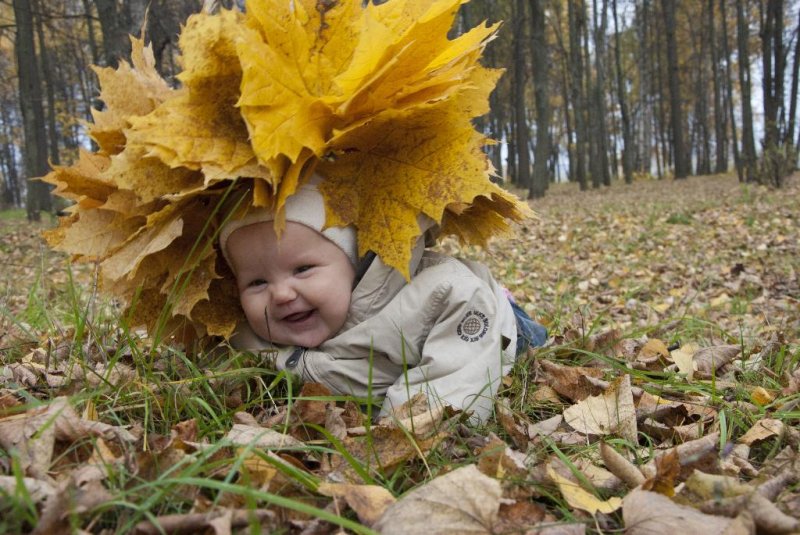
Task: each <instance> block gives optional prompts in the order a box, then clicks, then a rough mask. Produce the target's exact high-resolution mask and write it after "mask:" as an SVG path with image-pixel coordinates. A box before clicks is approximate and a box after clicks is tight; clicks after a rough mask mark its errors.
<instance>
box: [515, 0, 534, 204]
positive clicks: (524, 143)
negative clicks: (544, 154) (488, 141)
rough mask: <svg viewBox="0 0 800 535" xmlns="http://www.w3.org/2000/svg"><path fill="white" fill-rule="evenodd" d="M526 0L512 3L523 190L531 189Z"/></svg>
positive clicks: (519, 167)
mask: <svg viewBox="0 0 800 535" xmlns="http://www.w3.org/2000/svg"><path fill="white" fill-rule="evenodd" d="M526 3H527V0H516V1H515V2H514V13H513V17H514V47H513V49H514V123H515V132H514V134H515V137H514V140H515V143H514V144H515V145H516V150H517V176H516V177H515V178H516V180H515V183H516V184H517V185H519V186H521V187H524V188H528V189H530V188H531V168H530V166H531V160H530V151H529V150H528V140H529V135H528V134H529V128H528V121H527V111H526V106H525V79H526V70H527V67H526V64H525V49H526V47H525V46H524V43H525V38H524V35H525V27H526V26H527V24H526V19H527V17H526V13H525V4H526Z"/></svg>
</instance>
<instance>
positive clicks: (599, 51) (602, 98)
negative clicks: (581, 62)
mask: <svg viewBox="0 0 800 535" xmlns="http://www.w3.org/2000/svg"><path fill="white" fill-rule="evenodd" d="M592 13H593V17H592V18H593V23H594V29H593V30H594V31H593V33H594V35H593V41H594V48H595V73H596V76H595V81H594V86H593V93H592V100H593V101H594V105H593V109H594V111H595V114H594V119H593V121H592V123H593V128H592V130H593V136H592V139H593V141H594V146H595V151H594V153H593V157H594V158H595V159H596V162H593V163H592V183H593V184H594V183H595V178H594V175H595V173H596V174H597V181H596V183H598V184H602V185H604V186H610V185H611V175H610V173H609V163H608V150H609V148H608V145H609V144H608V128H607V126H606V118H607V117H608V113H607V112H606V78H605V72H606V52H605V51H606V30H607V27H608V26H607V23H608V2H607V1H606V0H603V3H602V6H601V8H600V15H599V18H598V14H597V1H595V2H593V3H592ZM588 48H589V47H588V46H587V50H588ZM587 64H588V62H587Z"/></svg>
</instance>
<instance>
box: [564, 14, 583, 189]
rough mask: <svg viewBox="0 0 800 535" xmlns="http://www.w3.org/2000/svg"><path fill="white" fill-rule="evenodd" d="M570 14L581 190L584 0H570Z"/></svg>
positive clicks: (576, 169)
mask: <svg viewBox="0 0 800 535" xmlns="http://www.w3.org/2000/svg"><path fill="white" fill-rule="evenodd" d="M567 9H568V14H569V57H570V75H571V76H570V93H571V94H572V105H573V110H574V118H575V176H574V178H575V179H576V180H577V181H578V184H579V185H580V188H581V191H585V190H586V188H587V184H586V141H587V139H586V138H587V130H586V115H585V113H586V104H585V102H584V92H583V47H581V35H583V26H584V25H585V24H586V8H585V6H584V4H583V0H568V2H567Z"/></svg>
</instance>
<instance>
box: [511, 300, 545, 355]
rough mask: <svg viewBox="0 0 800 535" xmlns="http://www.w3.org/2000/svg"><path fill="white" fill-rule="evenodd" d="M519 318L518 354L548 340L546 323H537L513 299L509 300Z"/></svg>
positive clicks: (515, 315)
mask: <svg viewBox="0 0 800 535" xmlns="http://www.w3.org/2000/svg"><path fill="white" fill-rule="evenodd" d="M508 302H509V303H511V308H512V309H513V310H514V317H515V318H516V319H517V356H520V355H521V354H522V353H524V352H525V351H527V350H528V348H529V347H539V346H543V345H544V343H545V342H547V329H545V327H544V325H542V324H540V323H536V322H535V321H533V320H532V319H531V317H530V316H528V314H527V313H526V312H525V311H524V310H522V307H520V306H519V305H518V304H517V303H515V302H514V301H513V300H512V299H509V300H508Z"/></svg>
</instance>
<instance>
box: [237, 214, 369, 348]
mask: <svg viewBox="0 0 800 535" xmlns="http://www.w3.org/2000/svg"><path fill="white" fill-rule="evenodd" d="M227 248H228V251H227V252H228V258H230V260H231V263H232V264H233V268H234V271H235V273H236V284H237V286H238V287H239V299H240V301H241V303H242V308H243V309H244V313H245V315H246V316H247V322H248V323H249V324H250V327H251V328H252V329H253V330H254V331H255V333H256V334H258V335H259V336H260V337H261V338H263V339H265V340H270V341H272V342H274V343H276V344H285V345H296V346H303V347H316V346H318V345H320V344H321V343H322V342H324V341H325V340H327V339H329V338H330V337H332V336H333V335H335V334H336V333H337V332H338V331H339V329H341V328H342V325H344V322H345V319H347V312H348V310H349V308H350V294H351V292H352V286H353V279H354V278H355V272H354V269H353V265H352V264H351V263H350V260H348V258H347V255H345V254H344V252H343V251H342V250H341V249H340V248H339V247H337V246H336V245H334V243H333V242H331V241H330V240H328V239H327V238H326V237H325V236H323V235H322V234H320V233H319V232H316V231H314V230H312V229H310V228H309V227H307V226H305V225H301V224H300V223H294V222H287V223H286V229H285V230H284V231H283V232H282V233H281V239H280V241H279V240H278V238H277V236H276V235H275V230H274V229H273V222H272V221H270V222H266V223H256V224H253V225H248V226H245V227H242V228H240V229H237V230H235V231H234V232H233V233H232V234H231V235H230V237H229V238H228V241H227Z"/></svg>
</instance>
